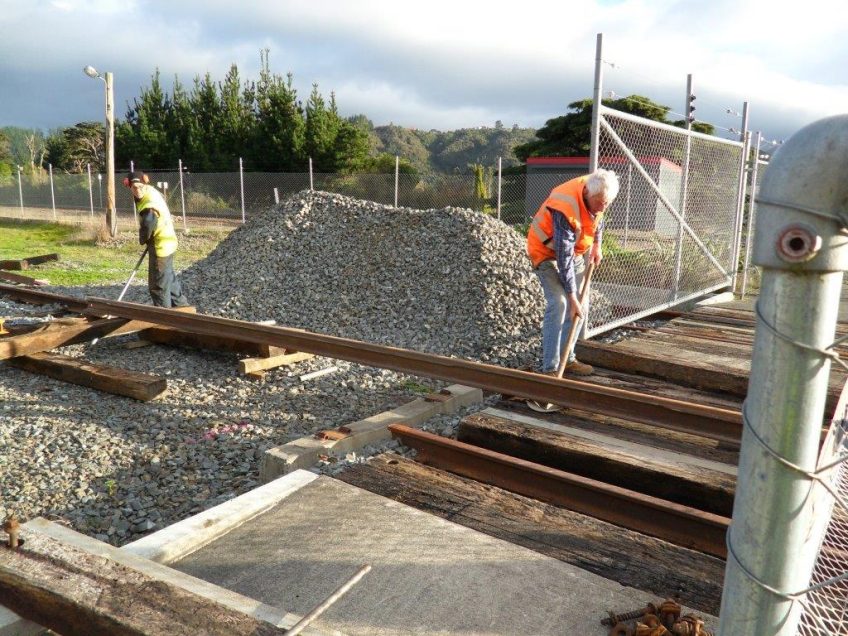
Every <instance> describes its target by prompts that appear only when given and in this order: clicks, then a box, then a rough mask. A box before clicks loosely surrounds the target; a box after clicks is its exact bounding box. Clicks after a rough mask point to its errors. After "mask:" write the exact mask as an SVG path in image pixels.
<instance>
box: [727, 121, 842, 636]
mask: <svg viewBox="0 0 848 636" xmlns="http://www.w3.org/2000/svg"><path fill="white" fill-rule="evenodd" d="M846 151H848V115H839V116H835V117H829V118H827V119H822V120H820V121H818V122H815V123H813V124H810V125H809V126H807V127H805V128H803V129H802V130H800V131H799V132H798V133H796V134H795V135H794V136H793V137H792V138H791V139H790V140H789V141H788V142H787V143H786V144H785V145H784V146H783V148H781V150H780V152H778V153H777V154H776V155H775V157H774V159H773V160H772V161H771V162H770V163H769V168H768V170H767V171H766V173H765V175H764V178H763V184H762V188H761V189H760V194H759V198H758V206H759V207H760V208H761V213H759V214H757V229H756V232H755V234H754V241H755V245H754V262H755V263H756V264H757V265H759V266H761V267H762V271H763V279H762V289H761V292H760V294H759V297H758V300H757V326H756V335H755V341H754V355H753V359H752V362H751V375H750V380H749V383H748V397H747V399H746V401H745V405H744V406H743V413H744V416H745V418H744V419H745V426H744V428H743V434H742V448H741V452H740V457H739V470H738V479H737V486H736V496H735V501H734V505H733V521H732V524H731V526H730V530H729V532H728V537H727V546H728V559H727V566H726V570H725V579H724V589H723V592H722V602H721V611H720V616H721V623H720V627H719V634H721V635H722V636H736V635H737V634H745V636H790V635H792V636H794V635H795V634H796V633H797V628H798V624H799V621H800V615H801V610H802V603H801V602H799V598H801V597H803V595H804V593H805V591H806V588H807V587H808V585H809V582H810V576H811V572H812V570H813V564H814V562H815V559H816V554H817V552H818V550H819V547H820V545H821V539H822V531H823V526H825V525H826V524H825V523H823V522H822V519H821V518H819V517H821V515H822V514H823V513H822V512H820V510H822V509H824V510H827V508H826V507H824V506H821V499H820V495H821V493H822V492H823V491H822V489H821V486H818V485H816V482H815V481H814V480H813V479H812V478H811V477H810V475H811V474H812V473H814V472H815V471H816V468H817V466H818V465H819V457H818V456H819V440H820V436H821V428H822V417H823V415H824V410H825V403H826V400H827V393H828V376H829V372H830V364H831V361H830V358H829V357H828V355H827V354H826V352H825V351H824V350H825V349H827V348H829V347H830V346H832V344H833V339H834V333H835V330H836V320H837V315H838V311H839V296H840V290H841V286H842V278H843V270H845V269H846V267H848V246H846V244H845V242H844V238H843V237H842V235H841V232H842V231H843V229H844V227H845V221H844V217H841V216H840V212H841V211H842V210H843V208H844V201H845V193H846V188H845V182H844V175H845V173H846V170H848V159H846V158H848V152H846ZM810 184H815V187H814V188H812V189H811V188H810V187H809V186H810ZM824 514H827V513H826V512H825V513H824Z"/></svg>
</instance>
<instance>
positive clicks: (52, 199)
mask: <svg viewBox="0 0 848 636" xmlns="http://www.w3.org/2000/svg"><path fill="white" fill-rule="evenodd" d="M47 168H48V170H49V171H50V204H51V205H52V206H53V222H54V223H55V222H56V191H55V190H54V189H53V164H52V163H48V164H47Z"/></svg>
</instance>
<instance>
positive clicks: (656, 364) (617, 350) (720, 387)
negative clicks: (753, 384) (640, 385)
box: [576, 341, 750, 397]
mask: <svg viewBox="0 0 848 636" xmlns="http://www.w3.org/2000/svg"><path fill="white" fill-rule="evenodd" d="M622 342H624V341H622ZM622 342H619V343H616V344H615V345H607V344H603V343H598V342H591V341H583V342H578V343H577V347H576V354H577V357H578V358H579V359H580V360H581V361H582V362H587V363H589V364H592V365H595V366H599V367H604V368H606V369H614V370H616V371H624V372H627V373H640V374H643V375H649V376H653V377H658V378H663V379H666V380H673V381H676V382H682V383H684V384H686V385H687V386H692V387H695V388H698V389H705V390H709V391H721V392H724V393H729V394H731V395H736V396H740V397H744V396H745V395H746V394H747V392H748V370H747V369H745V370H742V369H738V368H736V369H734V368H732V367H730V365H728V364H727V359H726V358H723V357H722V356H711V355H710V354H703V353H695V352H691V351H680V350H673V349H671V348H670V347H659V348H657V347H656V346H654V348H653V350H652V349H651V347H650V346H645V347H637V346H633V345H632V343H630V346H618V345H621V344H622ZM749 364H750V363H749Z"/></svg>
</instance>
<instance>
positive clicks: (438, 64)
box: [0, 0, 848, 139]
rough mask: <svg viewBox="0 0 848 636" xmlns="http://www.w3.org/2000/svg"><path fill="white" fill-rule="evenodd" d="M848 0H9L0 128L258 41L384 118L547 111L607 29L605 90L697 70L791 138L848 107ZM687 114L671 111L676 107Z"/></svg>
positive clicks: (120, 107) (96, 111)
mask: <svg viewBox="0 0 848 636" xmlns="http://www.w3.org/2000/svg"><path fill="white" fill-rule="evenodd" d="M846 14H848V10H846V8H845V4H844V0H806V1H805V2H798V1H797V0H795V1H793V2H791V3H790V2H787V1H785V0H770V1H769V0H762V1H761V0H732V1H731V0H696V1H675V0H582V1H580V2H575V1H572V0H558V1H553V0H547V1H541V0H522V1H519V2H516V1H515V0H512V1H510V2H501V1H498V0H490V1H487V2H482V1H476V0H474V1H471V0H451V1H447V0H428V1H427V2H405V1H404V0H268V1H266V2H252V1H249V0H238V1H235V2H234V1H227V2H223V1H218V0H188V1H180V0H173V1H170V2H153V1H146V0H137V1H136V0H119V1H113V0H49V1H48V0H0V126H6V125H13V126H23V127H36V128H42V129H45V130H46V129H51V128H54V127H57V126H68V125H73V124H75V123H77V122H79V121H91V120H102V119H103V113H104V101H103V84H102V83H101V82H100V81H99V80H93V79H90V78H88V77H86V76H85V75H83V73H82V68H83V67H84V66H85V65H87V64H91V65H93V66H94V67H95V68H97V69H98V70H99V71H101V72H104V71H112V72H113V73H114V75H115V101H116V115H117V116H118V117H119V118H121V119H123V118H124V116H125V113H126V111H127V104H128V103H130V102H132V99H133V98H134V97H136V96H137V95H138V93H139V91H140V88H141V87H143V86H149V83H150V76H151V74H152V73H153V72H154V70H155V69H156V68H157V67H158V68H159V70H160V71H161V74H162V81H163V84H164V87H165V89H166V90H168V91H169V92H170V90H171V86H172V84H173V78H174V76H175V75H178V76H179V78H180V80H181V81H182V82H183V84H185V85H189V86H190V85H191V83H192V80H193V79H194V77H195V76H196V75H203V74H205V73H206V72H207V71H208V72H209V73H211V75H212V77H213V78H214V79H215V80H222V79H223V78H224V76H225V74H226V72H227V70H228V69H229V66H230V65H231V64H232V63H236V64H237V65H238V68H239V72H240V74H241V76H242V78H243V79H245V78H247V79H256V77H257V75H258V67H259V51H260V50H261V49H263V48H268V49H270V63H271V70H272V71H274V72H276V73H279V74H281V75H285V74H286V73H287V72H292V73H293V74H294V80H295V86H296V87H297V89H298V93H299V95H300V97H301V98H303V99H304V100H305V98H306V97H307V96H308V93H309V90H310V87H311V85H312V83H313V82H317V83H318V84H319V88H320V90H321V92H322V93H323V94H324V96H325V97H328V96H329V93H330V91H335V93H336V99H337V103H338V106H339V110H340V111H341V113H342V114H343V115H353V114H357V113H364V114H365V115H367V116H368V117H369V118H370V119H371V120H372V121H373V122H374V123H375V124H376V125H381V124H388V123H395V124H399V125H402V126H409V127H416V128H423V129H431V128H435V129H438V130H451V129H455V128H460V127H469V126H492V125H494V123H495V121H497V120H500V121H502V122H503V123H504V125H506V126H511V125H513V124H518V125H519V126H522V127H526V126H530V127H539V126H542V125H543V124H544V123H545V121H546V120H548V119H550V118H551V117H555V116H558V115H562V114H564V113H565V112H566V107H567V104H568V103H570V102H572V101H575V100H578V99H582V98H584V97H590V96H591V95H592V87H593V73H594V58H595V42H596V35H597V34H598V33H603V34H604V52H603V58H604V60H605V64H604V66H603V70H604V94H605V96H607V95H609V92H610V91H614V92H615V94H616V95H619V96H623V95H628V94H630V93H639V94H642V95H645V96H647V97H649V98H651V99H653V100H654V101H658V102H660V103H662V104H664V105H666V106H669V107H671V109H672V111H674V112H677V113H680V112H682V111H683V108H684V100H685V93H686V75H687V74H688V73H692V74H693V77H694V85H695V94H696V95H697V100H696V106H697V110H696V113H695V114H696V116H697V117H698V119H702V120H705V121H708V122H709V123H712V124H713V125H715V126H717V128H718V129H719V132H720V133H721V134H723V136H726V137H730V136H731V134H730V133H728V132H725V131H723V130H722V129H730V128H739V127H740V125H741V120H740V119H739V118H738V117H737V116H735V115H733V114H728V113H727V112H726V111H727V110H728V109H731V110H735V111H740V112H741V110H742V104H743V102H744V101H746V100H747V101H748V102H749V103H750V128H751V129H752V130H755V131H756V130H761V131H762V132H763V134H764V135H765V137H766V138H767V139H785V138H788V137H789V136H790V135H791V134H792V133H794V132H795V131H797V130H798V129H799V128H800V127H802V126H804V125H805V124H808V123H810V122H812V121H815V120H816V119H819V118H821V117H825V116H827V115H832V114H836V113H839V112H846V111H848V78H847V77H846V75H848V18H846ZM672 117H674V115H672Z"/></svg>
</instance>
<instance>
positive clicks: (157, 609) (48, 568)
mask: <svg viewBox="0 0 848 636" xmlns="http://www.w3.org/2000/svg"><path fill="white" fill-rule="evenodd" d="M21 535H22V536H23V537H24V538H25V541H26V543H25V545H24V547H23V548H22V549H18V550H8V549H5V548H4V549H0V598H2V599H3V604H4V605H6V606H7V607H8V608H9V609H11V610H12V611H14V612H15V613H17V614H19V615H20V616H22V617H24V618H27V619H29V620H31V621H34V622H36V623H38V624H40V625H44V626H45V627H48V628H50V629H52V630H54V631H56V632H58V633H60V634H63V635H65V636H107V635H109V636H129V635H132V636H140V635H149V636H176V635H186V636H188V635H191V636H194V635H196V634H210V635H213V636H219V635H220V636H225V635H227V636H229V635H236V636H238V635H245V636H246V635H248V634H252V635H254V634H255V635H257V636H264V635H269V636H270V635H272V634H285V633H286V630H284V629H282V628H279V627H275V626H274V625H271V624H270V623H267V622H264V621H261V620H258V619H256V618H253V617H251V616H247V615H246V614H242V613H240V612H237V611H234V610H231V609H229V608H227V607H225V606H223V605H221V604H220V603H216V602H214V601H211V600H209V599H205V598H202V597H200V596H198V595H196V594H193V593H191V592H189V591H186V590H184V589H182V588H180V587H177V586H175V585H173V584H172V583H169V582H166V581H163V580H161V579H156V578H153V577H151V576H149V575H147V574H143V573H141V572H139V571H137V570H133V569H130V568H128V567H126V566H124V565H121V564H119V563H116V562H115V561H113V560H111V559H109V558H108V557H105V555H103V554H89V553H87V552H85V551H83V550H81V549H78V548H75V547H72V546H70V545H67V544H64V543H62V542H61V541H58V540H56V539H54V538H52V537H48V536H45V535H42V534H39V533H36V532H32V531H27V529H26V527H24V528H22V529H21Z"/></svg>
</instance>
